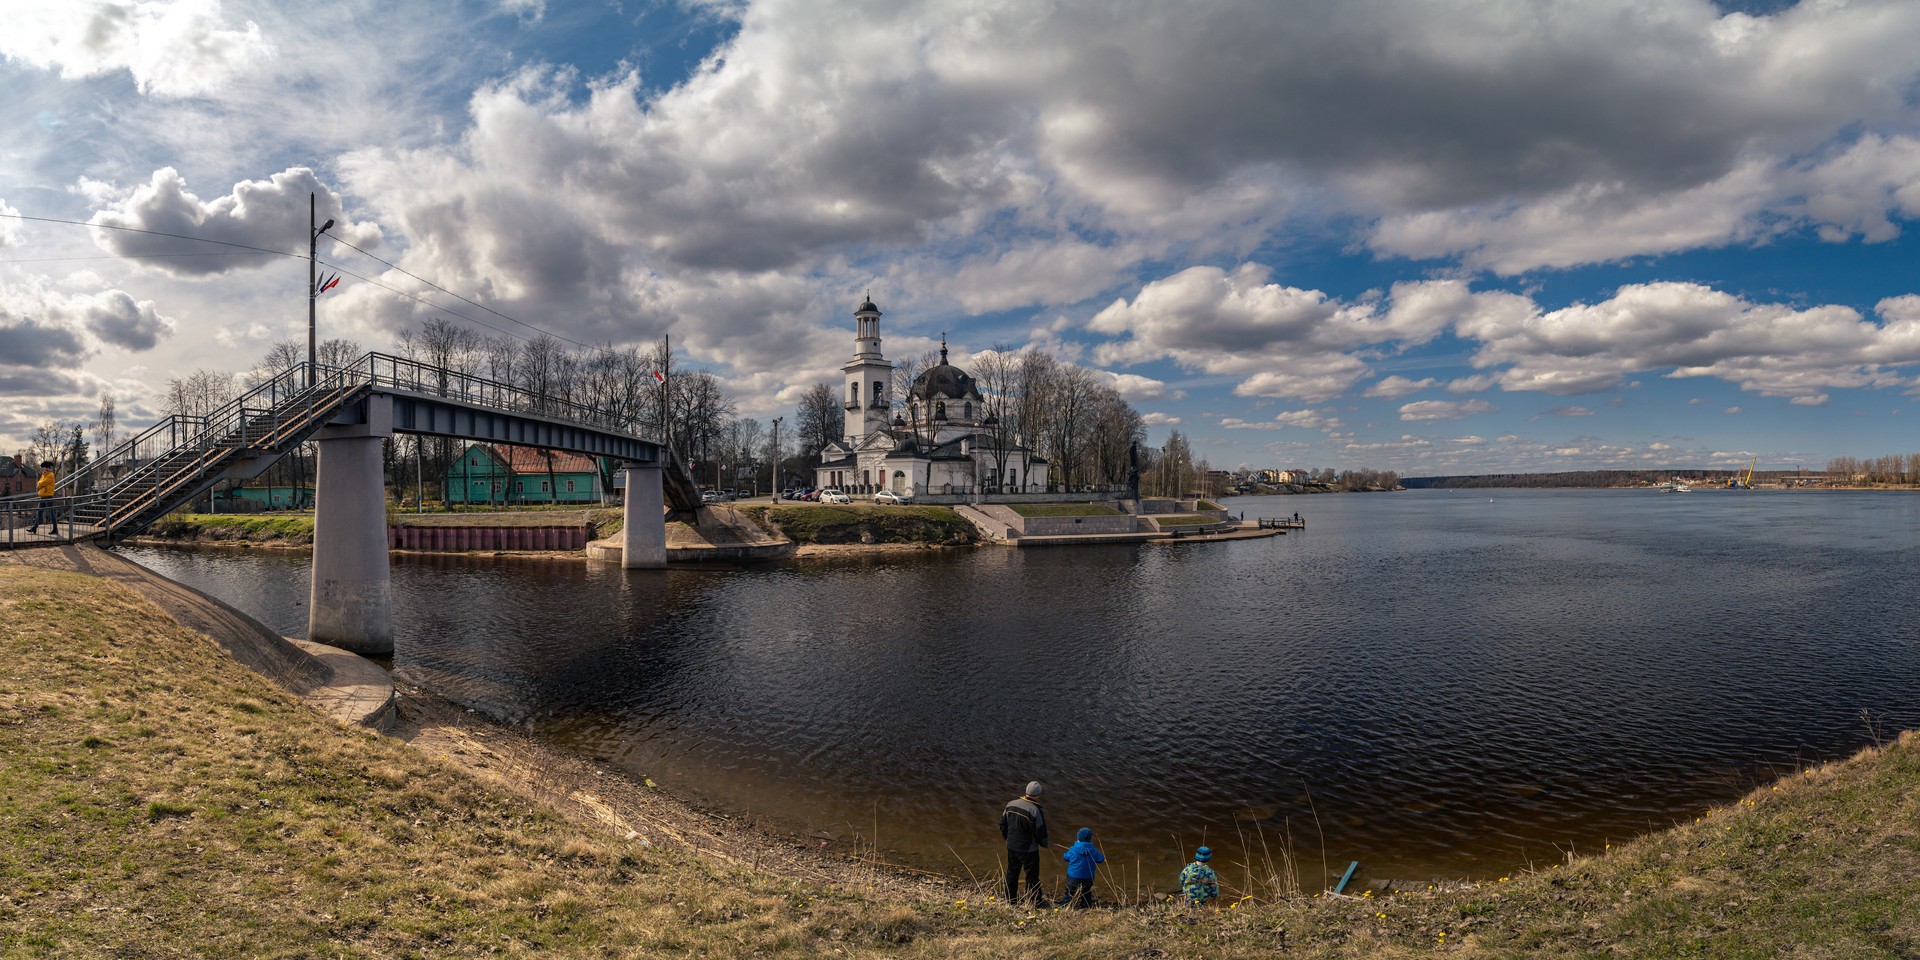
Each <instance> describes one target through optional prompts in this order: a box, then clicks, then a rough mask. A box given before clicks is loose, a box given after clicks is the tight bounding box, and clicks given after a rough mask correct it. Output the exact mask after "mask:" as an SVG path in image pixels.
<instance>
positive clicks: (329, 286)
mask: <svg viewBox="0 0 1920 960" xmlns="http://www.w3.org/2000/svg"><path fill="white" fill-rule="evenodd" d="M339 285H340V275H339V274H337V273H336V274H334V275H333V279H332V280H328V281H327V285H326V286H324V287H321V288H320V292H321V293H326V292H327V291H328V290H332V289H333V288H334V287H337V286H339Z"/></svg>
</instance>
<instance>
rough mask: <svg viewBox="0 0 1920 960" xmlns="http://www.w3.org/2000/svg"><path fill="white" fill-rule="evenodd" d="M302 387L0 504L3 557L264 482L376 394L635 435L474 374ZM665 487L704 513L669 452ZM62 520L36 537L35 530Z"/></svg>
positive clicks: (296, 384) (582, 410)
mask: <svg viewBox="0 0 1920 960" xmlns="http://www.w3.org/2000/svg"><path fill="white" fill-rule="evenodd" d="M317 375H318V377H319V382H317V383H316V384H314V385H313V386H312V387H308V386H307V385H306V369H305V367H294V368H292V369H289V370H286V371H284V372H282V373H280V374H278V375H276V376H274V377H273V378H272V379H270V380H267V381H266V382H264V383H261V384H260V385H258V386H256V387H253V388H252V389H250V390H248V391H247V392H246V393H244V394H241V395H240V396H239V397H238V398H236V399H234V400H232V401H231V402H229V403H226V404H224V405H222V406H220V407H219V408H217V409H215V410H213V411H210V412H208V413H206V414H204V415H186V414H173V415H170V416H168V417H167V418H165V419H163V420H161V421H160V422H158V423H156V424H154V425H153V426H151V427H148V428H147V429H146V430H143V431H141V432H140V433H138V434H136V435H135V436H133V437H132V438H130V439H128V440H127V441H126V442H124V443H121V444H120V445H118V446H116V447H114V448H113V449H112V450H110V451H108V452H107V453H106V454H105V455H103V456H100V457H98V458H96V459H95V461H94V463H93V464H91V465H89V466H88V467H87V468H86V469H84V470H81V471H79V472H77V473H73V474H70V475H68V476H67V477H66V478H64V479H63V480H61V481H60V484H59V486H58V487H57V488H56V489H55V491H54V496H53V497H52V498H50V499H44V500H43V499H41V498H39V497H36V496H25V497H13V498H5V499H0V550H3V549H8V548H12V547H27V546H46V545H53V544H60V543H74V542H79V541H86V540H95V541H100V542H103V543H108V544H112V543H116V542H118V541H120V540H124V539H126V538H127V537H132V536H137V535H138V534H139V533H140V532H141V531H143V530H145V529H146V528H147V527H148V526H150V525H152V524H153V523H154V522H155V521H157V520H159V519H160V518H161V517H164V516H166V515H167V514H168V513H170V512H172V511H174V510H178V509H180V508H181V507H183V506H185V505H186V504H188V503H190V502H192V501H193V499H194V498H195V497H198V496H200V495H202V494H204V493H206V492H207V491H208V490H209V489H212V487H213V485H214V484H215V483H216V482H218V481H221V480H246V479H251V478H253V477H256V476H259V475H260V474H261V473H263V472H265V470H266V469H267V468H268V467H269V466H272V465H273V463H274V462H275V461H277V460H279V459H280V458H281V457H282V456H285V455H286V454H287V453H288V452H289V451H291V450H293V449H294V448H295V447H296V446H298V445H299V444H300V443H301V442H303V441H305V440H307V439H308V438H309V437H311V436H313V434H314V433H315V432H316V431H318V430H319V429H320V428H321V427H323V426H325V425H326V424H327V423H328V422H329V421H331V420H333V419H334V418H335V417H337V416H338V415H339V414H340V413H341V412H342V411H343V410H345V409H346V408H348V407H349V406H351V405H353V404H355V403H358V402H360V401H361V400H363V399H365V398H366V397H367V396H368V395H369V394H371V393H373V392H375V391H376V390H383V391H393V392H396V393H403V394H414V395H421V396H434V397H439V398H445V399H447V400H450V401H453V402H457V403H459V404H462V405H464V406H466V407H469V408H473V409H481V410H499V411H515V412H520V413H524V414H529V415H532V416H537V417H541V418H545V419H548V420H552V421H560V422H565V423H572V424H579V425H583V426H586V427H589V428H591V429H596V430H602V431H607V432H611V433H617V434H623V435H629V436H631V434H629V433H628V431H629V430H630V429H631V427H632V425H631V424H630V423H629V422H626V421H623V420H621V419H620V418H618V417H616V416H614V415H613V414H611V413H609V412H608V411H604V410H599V409H595V408H592V407H589V406H585V405H582V404H576V403H573V402H571V401H568V400H564V399H560V398H555V397H548V396H544V395H541V394H537V393H533V392H531V391H528V390H524V389H522V388H518V387H513V386H510V385H507V384H501V383H497V382H494V381H490V380H485V379H482V378H479V377H475V376H472V375H471V374H463V373H458V372H455V371H450V370H447V369H445V368H441V367H436V366H432V365H429V364H422V363H419V362H418V361H414V360H408V359H405V358H402V357H394V356H389V355H387V354H381V353H369V354H367V355H365V356H363V357H361V358H360V359H358V360H356V361H354V362H353V363H351V364H348V365H347V366H345V367H338V368H330V367H320V368H318V373H317ZM662 454H663V459H664V462H663V463H662V464H661V466H662V467H663V468H664V469H663V478H662V479H663V481H664V483H663V487H664V491H663V492H664V493H665V495H666V499H667V502H668V504H669V505H670V506H672V507H673V508H675V510H676V511H683V512H686V513H692V512H694V511H696V510H698V509H699V508H700V492H699V488H698V486H697V485H696V484H695V483H694V481H693V478H692V476H690V475H689V474H688V473H687V471H686V468H685V467H684V466H682V465H681V463H680V462H679V459H678V458H677V457H675V456H673V454H672V451H670V450H663V451H662ZM48 510H50V511H51V512H52V513H53V514H54V515H55V517H56V519H55V521H54V523H53V524H52V525H51V529H50V531H49V529H48V527H47V526H46V525H38V526H40V530H41V531H45V532H35V531H34V527H35V526H36V524H35V523H34V521H35V519H36V518H37V517H38V516H39V515H40V514H41V513H42V512H44V511H48Z"/></svg>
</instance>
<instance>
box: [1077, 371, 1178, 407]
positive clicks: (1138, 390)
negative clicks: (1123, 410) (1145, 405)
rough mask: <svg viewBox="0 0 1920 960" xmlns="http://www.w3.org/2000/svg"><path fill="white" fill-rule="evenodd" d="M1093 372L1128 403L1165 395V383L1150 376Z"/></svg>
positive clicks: (1154, 398)
mask: <svg viewBox="0 0 1920 960" xmlns="http://www.w3.org/2000/svg"><path fill="white" fill-rule="evenodd" d="M1094 372H1095V373H1096V374H1098V375H1099V376H1100V377H1101V378H1103V379H1105V380H1106V381H1107V385H1108V386H1110V387H1112V388H1113V389H1114V390H1115V391H1116V392H1118V393H1119V394H1120V397H1121V399H1123V400H1126V401H1128V402H1130V403H1137V402H1139V401H1141V400H1159V399H1162V398H1164V397H1166V396H1167V385H1166V383H1165V382H1164V381H1161V380H1155V379H1153V378H1152V377H1143V376H1140V375H1139V374H1137V373H1114V372H1112V371H1109V370H1096V371H1094Z"/></svg>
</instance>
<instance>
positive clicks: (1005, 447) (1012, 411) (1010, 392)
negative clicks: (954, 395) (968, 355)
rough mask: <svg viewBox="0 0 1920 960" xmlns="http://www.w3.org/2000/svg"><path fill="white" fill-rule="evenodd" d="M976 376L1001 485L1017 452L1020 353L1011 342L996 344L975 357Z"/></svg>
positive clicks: (997, 480)
mask: <svg viewBox="0 0 1920 960" xmlns="http://www.w3.org/2000/svg"><path fill="white" fill-rule="evenodd" d="M973 380H974V383H975V384H977V385H978V386H979V387H980V394H981V396H982V397H983V398H985V401H986V402H985V407H986V415H985V416H984V417H982V418H981V432H982V433H984V434H986V436H987V438H988V442H989V443H990V444H992V446H991V448H990V449H989V450H988V451H987V455H988V456H989V457H990V458H991V459H992V460H993V476H994V481H993V482H994V484H995V486H998V485H999V484H1002V483H1005V482H1006V476H1007V462H1008V460H1009V459H1010V458H1011V457H1012V456H1013V445H1014V440H1013V438H1014V436H1015V435H1016V432H1017V424H1018V420H1017V418H1016V413H1017V411H1018V410H1019V406H1020V387H1021V378H1020V355H1019V354H1018V353H1016V352H1015V351H1014V349H1013V347H1012V346H1011V345H1009V344H1006V343H996V344H994V345H993V347H992V349H990V350H987V351H985V352H983V353H981V354H979V355H977V356H975V357H974V359H973Z"/></svg>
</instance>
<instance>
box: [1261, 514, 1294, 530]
mask: <svg viewBox="0 0 1920 960" xmlns="http://www.w3.org/2000/svg"><path fill="white" fill-rule="evenodd" d="M1255 522H1256V523H1258V524H1259V525H1260V529H1262V530H1305V529H1306V528H1307V521H1306V520H1304V519H1301V518H1299V517H1261V518H1259V519H1258V520H1256V521H1255Z"/></svg>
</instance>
